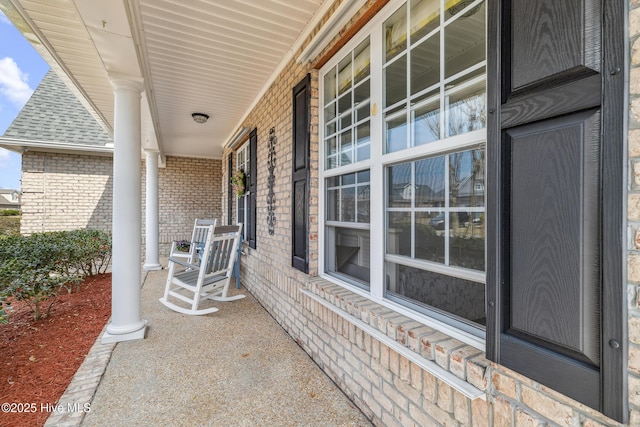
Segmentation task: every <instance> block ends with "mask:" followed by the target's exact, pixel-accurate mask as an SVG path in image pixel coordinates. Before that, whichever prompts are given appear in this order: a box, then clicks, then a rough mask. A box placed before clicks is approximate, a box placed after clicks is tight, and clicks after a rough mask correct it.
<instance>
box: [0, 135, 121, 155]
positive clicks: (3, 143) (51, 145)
mask: <svg viewBox="0 0 640 427" xmlns="http://www.w3.org/2000/svg"><path fill="white" fill-rule="evenodd" d="M0 147H2V148H6V149H7V150H11V151H14V152H16V153H20V154H22V153H25V152H27V151H45V152H53V153H65V154H87V155H99V156H112V155H113V146H111V147H109V146H99V145H83V144H69V143H64V142H51V141H37V140H28V139H15V138H4V137H0Z"/></svg>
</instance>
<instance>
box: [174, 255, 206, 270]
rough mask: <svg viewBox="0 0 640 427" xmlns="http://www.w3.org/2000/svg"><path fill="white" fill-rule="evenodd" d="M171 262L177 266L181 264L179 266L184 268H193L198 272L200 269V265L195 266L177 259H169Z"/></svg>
mask: <svg viewBox="0 0 640 427" xmlns="http://www.w3.org/2000/svg"><path fill="white" fill-rule="evenodd" d="M169 261H170V262H174V263H176V264H179V265H181V266H183V267H187V268H193V269H194V270H197V269H199V268H200V266H199V265H194V264H191V263H188V262H186V261H183V260H181V259H178V258H175V257H169Z"/></svg>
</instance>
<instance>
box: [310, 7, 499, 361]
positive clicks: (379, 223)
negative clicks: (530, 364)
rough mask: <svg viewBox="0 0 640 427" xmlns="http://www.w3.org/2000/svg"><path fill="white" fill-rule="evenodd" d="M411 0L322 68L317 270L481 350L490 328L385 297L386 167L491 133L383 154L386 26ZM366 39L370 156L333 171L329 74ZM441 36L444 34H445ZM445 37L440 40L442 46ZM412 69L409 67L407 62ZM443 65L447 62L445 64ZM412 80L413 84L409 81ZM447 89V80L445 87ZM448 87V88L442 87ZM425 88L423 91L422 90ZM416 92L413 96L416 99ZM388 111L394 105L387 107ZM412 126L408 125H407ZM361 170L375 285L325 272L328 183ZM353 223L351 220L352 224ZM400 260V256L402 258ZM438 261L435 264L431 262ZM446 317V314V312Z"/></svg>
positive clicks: (469, 275)
mask: <svg viewBox="0 0 640 427" xmlns="http://www.w3.org/2000/svg"><path fill="white" fill-rule="evenodd" d="M407 2H408V1H407V0H392V1H390V2H389V4H387V5H386V6H385V7H384V8H383V9H382V10H381V11H380V12H378V14H377V15H376V16H375V17H374V18H373V19H372V20H370V21H369V22H368V23H367V24H366V25H365V26H364V27H363V28H362V29H361V30H360V31H359V32H358V33H357V34H356V36H354V37H353V38H352V39H351V40H350V41H349V42H347V43H346V44H345V45H344V46H343V47H342V48H341V49H340V50H339V51H338V52H337V53H336V54H335V55H334V56H333V58H332V59H331V60H330V61H328V62H327V63H326V64H325V65H324V66H323V67H322V68H321V69H320V70H319V74H318V75H319V91H318V93H319V101H320V106H319V108H318V110H319V111H318V114H319V123H320V126H319V141H320V143H319V144H318V145H319V157H318V160H319V180H318V187H319V188H318V194H319V213H318V214H319V227H318V237H319V238H318V245H319V254H320V256H319V259H318V274H319V276H320V277H322V278H323V279H325V280H327V281H330V282H332V283H335V284H338V285H340V286H343V287H345V288H348V289H349V290H350V291H352V292H354V293H356V294H359V295H361V296H363V297H365V298H368V299H370V300H372V301H374V302H376V303H378V304H380V305H383V306H385V307H388V308H390V309H392V310H394V311H396V312H398V313H399V314H402V315H404V316H407V317H409V318H412V319H414V320H417V321H419V322H421V323H423V324H425V325H427V326H430V327H432V328H434V329H437V330H440V331H442V332H443V333H445V334H447V335H449V336H451V337H453V338H455V339H458V340H460V341H462V342H464V343H466V344H469V345H471V346H473V347H475V348H477V349H479V350H482V351H484V350H485V337H486V333H485V331H481V330H478V329H477V328H472V327H470V328H459V327H457V326H453V325H452V324H450V323H449V322H446V321H444V320H443V319H440V318H438V317H437V316H432V315H427V314H424V313H422V312H419V311H416V310H413V309H411V308H410V307H408V306H407V305H403V304H400V303H397V302H394V301H392V300H390V299H388V298H385V296H384V294H385V280H384V276H385V267H384V265H385V261H386V260H391V259H392V260H393V261H396V259H395V258H394V256H389V255H385V247H386V229H385V227H386V226H385V217H386V209H385V200H384V196H383V195H384V194H386V191H385V168H386V167H387V166H390V165H393V164H396V163H403V162H408V161H412V160H415V159H419V158H424V157H430V156H435V155H441V154H444V153H447V152H454V151H461V150H464V149H472V148H477V147H478V145H479V144H484V143H485V142H486V138H487V132H486V128H485V129H480V130H476V131H471V132H468V133H464V134H461V135H455V136H452V137H448V138H444V139H441V140H439V141H436V142H432V143H429V144H425V145H420V146H414V147H411V148H407V149H404V150H401V151H396V152H391V153H386V154H383V153H384V147H383V145H384V132H385V130H384V129H385V124H384V114H383V112H384V110H385V108H384V103H383V99H384V94H383V86H384V80H383V79H384V75H383V65H384V64H383V58H384V51H383V49H384V48H385V45H384V40H383V34H382V33H383V31H382V28H383V25H384V22H385V21H386V19H387V18H388V17H390V16H391V15H392V14H393V13H394V12H395V11H396V10H397V9H398V8H399V7H401V6H402V5H403V4H405V3H407ZM440 2H441V10H444V3H445V0H440ZM480 2H481V0H477V1H476V2H474V5H473V6H474V7H475V5H476V4H479V3H480ZM366 37H369V38H370V49H371V63H370V91H371V92H370V104H369V105H370V108H371V110H370V113H371V117H370V129H371V130H370V133H371V135H370V138H371V142H370V144H371V145H370V152H371V154H370V158H369V159H367V160H364V161H360V162H357V163H351V164H349V165H346V166H342V167H334V168H332V169H326V155H325V140H324V137H325V124H324V123H325V122H324V107H325V105H324V75H325V74H326V73H327V72H328V71H329V70H330V69H331V68H332V67H335V66H336V65H337V63H338V62H339V61H340V60H341V59H343V58H344V56H345V55H347V54H348V53H349V52H351V51H353V50H354V49H355V48H356V47H357V46H358V45H359V44H360V43H361V42H362V41H363V40H364V39H365V38H366ZM441 37H442V38H443V37H444V35H443V34H442V33H441ZM442 43H443V39H441V46H442ZM440 50H441V54H440V55H441V57H440V63H441V64H442V63H443V61H444V52H442V51H443V49H440ZM485 65H486V60H485V61H483V63H481V64H478V65H477V67H482V66H485ZM407 66H408V67H409V65H407ZM441 67H442V65H441ZM455 77H456V76H452V77H450V78H447V81H450V80H452V79H454V78H455ZM408 84H410V82H408ZM442 86H443V88H444V84H443V85H442ZM442 90H444V89H442ZM423 92H425V91H421V93H423ZM416 96H417V95H414V96H413V97H414V98H415V97H416ZM410 98H411V96H408V97H407V98H406V99H405V101H403V102H409V100H410ZM440 109H441V113H440V120H441V126H443V125H444V123H443V121H444V116H445V115H446V114H445V109H444V106H441V107H440ZM387 110H389V109H387ZM408 125H409V124H408ZM362 169H369V171H370V188H371V191H370V193H371V197H370V222H369V224H370V225H369V230H370V236H369V238H370V258H371V266H370V289H369V290H368V291H367V290H365V289H362V288H359V287H357V286H355V285H353V284H351V283H349V282H346V281H344V280H341V279H340V278H338V277H336V276H334V275H331V274H328V273H327V272H326V264H325V254H326V249H327V244H326V238H327V235H326V231H325V228H326V226H327V222H326V186H325V180H326V178H328V177H331V176H337V175H343V174H347V173H351V172H355V171H358V170H362ZM353 225H354V224H351V223H349V226H353ZM398 258H400V257H398ZM401 261H402V263H406V261H407V260H406V259H405V258H403V259H402V260H401ZM420 264H421V265H420V268H423V263H420ZM432 264H436V263H432ZM429 271H433V272H436V273H438V272H442V273H444V274H447V275H450V276H455V277H459V278H463V279H467V280H472V281H474V282H479V283H482V284H483V285H484V284H485V283H486V274H485V273H482V272H477V271H471V270H468V269H464V268H459V267H451V266H445V265H433V266H432V268H430V269H429ZM443 317H444V316H443Z"/></svg>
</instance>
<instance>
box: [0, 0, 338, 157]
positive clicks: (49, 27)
mask: <svg viewBox="0 0 640 427" xmlns="http://www.w3.org/2000/svg"><path fill="white" fill-rule="evenodd" d="M334 1H336V0H108V1H105V0H0V8H2V10H3V11H4V12H5V14H7V16H9V18H10V19H11V20H12V21H14V23H16V24H17V25H18V27H19V28H20V29H21V31H22V32H23V34H25V35H26V36H27V37H28V38H29V40H30V41H32V43H33V44H34V45H35V46H36V48H37V49H38V50H39V52H40V53H41V54H42V55H43V57H44V58H45V60H47V62H49V64H50V65H52V67H53V68H54V69H56V71H58V73H59V74H61V73H63V74H66V76H62V77H63V78H64V79H65V81H67V82H68V83H69V84H70V85H72V86H74V90H75V91H76V93H77V94H78V95H80V96H82V97H84V98H85V99H84V101H85V104H86V105H87V106H88V107H90V108H92V109H93V110H94V111H93V113H94V114H95V115H96V117H97V118H99V119H100V120H101V121H103V123H104V124H105V127H107V128H109V129H113V90H112V89H111V86H110V83H109V74H110V73H114V74H124V75H129V76H133V77H141V78H143V79H144V80H145V88H146V91H145V94H144V96H143V136H142V139H143V141H142V143H143V146H144V147H147V148H154V147H157V148H159V150H160V151H161V153H162V154H163V155H177V156H193V157H209V158H220V157H221V155H222V145H223V144H224V143H226V142H228V140H229V139H230V137H231V136H233V134H234V132H235V131H236V130H237V128H238V126H239V125H240V122H241V120H242V118H243V117H244V116H245V114H246V113H247V111H248V109H249V108H250V107H251V105H252V103H253V102H254V100H255V99H256V97H257V96H258V95H259V94H260V93H261V91H262V90H263V89H264V87H265V85H266V84H267V83H268V82H269V79H270V78H271V77H272V76H273V74H274V72H275V71H276V70H277V69H278V68H279V67H281V66H282V65H283V64H284V63H286V61H288V60H289V59H290V58H291V57H292V55H293V54H294V53H295V52H294V51H293V50H296V49H297V48H298V47H299V46H300V42H301V40H302V39H303V38H304V37H305V36H306V35H307V34H308V31H309V29H310V27H311V26H313V24H314V23H315V22H317V20H318V18H319V16H320V15H322V14H324V12H325V11H326V10H327V8H328V7H329V6H330V4H331V3H333V2H334ZM310 24H311V25H310ZM194 112H201V113H205V114H208V115H209V116H210V119H209V121H208V122H207V123H205V124H203V125H200V124H197V123H195V122H194V121H193V120H192V118H191V113H194Z"/></svg>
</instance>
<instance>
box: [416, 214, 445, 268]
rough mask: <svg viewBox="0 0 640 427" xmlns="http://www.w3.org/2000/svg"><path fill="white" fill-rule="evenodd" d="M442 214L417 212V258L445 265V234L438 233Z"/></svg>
mask: <svg viewBox="0 0 640 427" xmlns="http://www.w3.org/2000/svg"><path fill="white" fill-rule="evenodd" d="M442 218H444V214H443V213H442V212H440V213H435V212H416V221H415V222H416V223H415V229H416V231H415V233H416V237H415V240H416V254H415V255H416V258H418V259H423V260H425V261H433V262H438V263H440V264H444V240H445V237H444V234H443V233H438V232H437V230H438V229H443V228H440V224H441V222H440V221H441V219H442Z"/></svg>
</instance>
